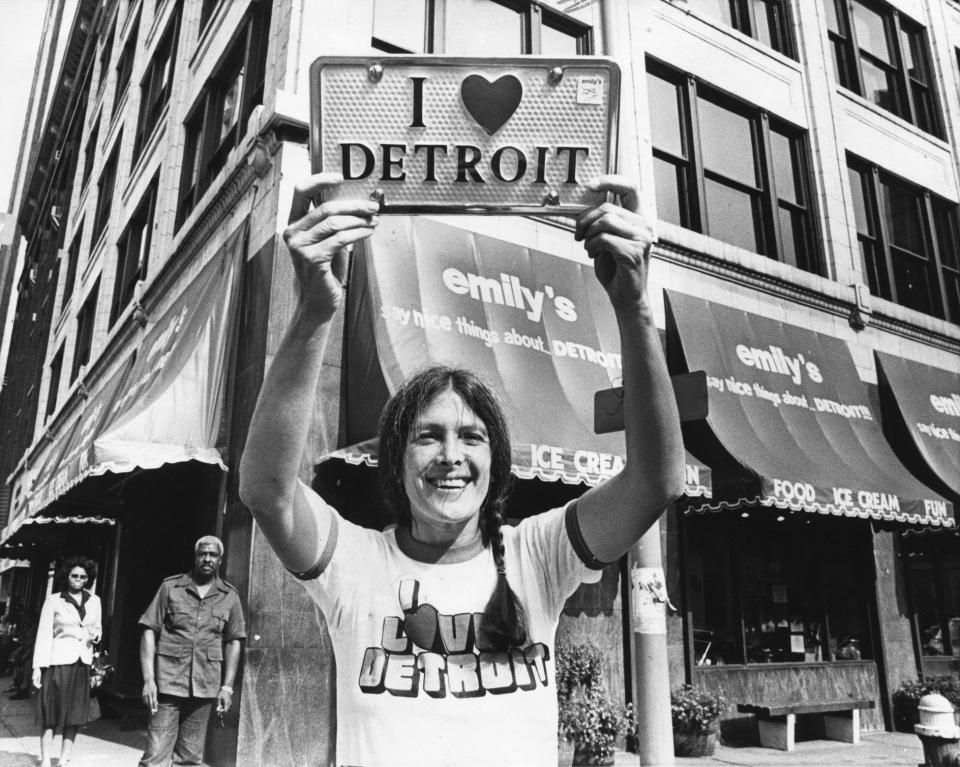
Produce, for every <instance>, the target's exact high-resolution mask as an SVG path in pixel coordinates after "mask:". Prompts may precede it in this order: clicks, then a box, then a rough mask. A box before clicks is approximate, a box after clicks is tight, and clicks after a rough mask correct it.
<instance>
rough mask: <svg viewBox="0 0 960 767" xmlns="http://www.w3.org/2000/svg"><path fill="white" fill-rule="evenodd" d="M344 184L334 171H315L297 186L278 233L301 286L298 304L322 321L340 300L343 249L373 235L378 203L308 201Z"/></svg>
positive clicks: (332, 312)
mask: <svg viewBox="0 0 960 767" xmlns="http://www.w3.org/2000/svg"><path fill="white" fill-rule="evenodd" d="M342 180H343V177H342V176H341V175H340V174H339V173H317V174H315V175H313V176H311V177H310V178H309V179H307V180H306V181H305V182H304V183H302V184H298V185H297V187H296V189H295V191H294V196H293V206H292V208H291V210H290V225H289V226H288V227H287V228H286V229H285V230H284V232H283V239H284V242H286V244H287V249H288V250H289V251H290V257H291V258H292V259H293V269H294V272H295V273H296V276H297V283H298V284H299V286H300V306H301V309H303V310H306V311H308V312H309V313H310V314H312V315H314V316H316V317H317V318H318V319H319V320H320V321H326V320H328V319H329V318H330V317H332V316H333V314H334V312H336V310H337V308H338V307H339V306H340V302H341V300H342V298H343V288H342V286H341V281H342V279H343V277H344V271H345V269H346V248H347V247H348V246H350V245H353V244H354V243H356V242H359V241H360V240H362V239H365V238H367V237H369V236H370V235H371V234H373V230H374V228H375V227H376V225H377V217H376V214H377V211H379V209H380V204H379V203H378V202H375V201H372V200H331V201H329V202H325V203H323V204H321V205H320V206H319V207H314V206H313V205H312V204H311V202H310V200H311V199H313V198H315V197H317V195H319V194H320V192H322V191H323V190H324V189H327V188H329V187H332V186H336V185H337V184H339V183H340V182H341V181H342Z"/></svg>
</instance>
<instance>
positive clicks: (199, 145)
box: [174, 3, 270, 231]
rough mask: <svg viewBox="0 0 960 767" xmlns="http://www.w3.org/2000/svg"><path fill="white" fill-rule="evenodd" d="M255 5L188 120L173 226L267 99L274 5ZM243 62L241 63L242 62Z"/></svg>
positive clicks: (187, 212) (221, 165) (182, 218)
mask: <svg viewBox="0 0 960 767" xmlns="http://www.w3.org/2000/svg"><path fill="white" fill-rule="evenodd" d="M259 5H261V6H265V7H264V8H263V9H262V10H255V11H253V12H251V14H250V15H249V16H248V17H247V21H246V22H245V24H243V25H242V27H241V31H240V33H239V35H238V36H237V38H236V39H235V40H234V42H233V43H232V44H231V45H230V46H229V47H228V49H227V50H226V51H225V53H224V55H223V56H222V57H221V59H220V62H219V63H218V64H217V66H216V67H215V69H214V73H213V74H212V75H211V77H210V79H209V80H208V81H207V83H206V85H205V87H204V88H203V90H202V91H201V93H200V95H199V96H198V97H197V100H196V101H195V102H194V104H193V106H192V107H191V109H190V110H189V112H188V113H187V117H186V119H185V120H184V121H183V127H184V142H183V146H184V153H183V164H182V166H181V172H180V191H179V194H178V199H177V212H176V221H175V224H174V230H175V231H176V230H179V228H180V226H181V225H182V224H183V222H184V221H185V220H186V219H187V217H188V216H189V215H190V213H191V212H192V211H193V209H194V208H195V207H196V205H197V203H198V202H199V201H200V198H201V197H202V196H203V193H204V192H205V191H206V190H207V189H208V188H209V186H210V184H211V183H213V181H214V179H216V178H217V176H219V174H220V172H221V171H222V170H223V168H224V167H225V165H226V161H227V159H228V157H229V154H230V152H231V151H232V150H233V149H234V148H235V147H236V146H239V144H240V142H241V141H242V139H243V137H244V136H245V135H246V129H247V125H246V124H247V121H248V120H249V119H250V115H251V113H252V112H253V109H254V107H255V106H256V105H257V104H259V103H262V101H263V94H264V88H265V83H264V79H265V77H266V69H267V66H266V65H267V53H268V48H269V42H270V37H269V31H270V7H269V4H268V3H261V4H259ZM238 65H239V66H238ZM238 77H240V78H242V84H241V86H240V94H239V99H238V103H237V107H236V111H237V119H236V120H235V121H234V122H233V124H232V125H231V127H230V130H229V131H227V133H226V134H222V133H221V131H220V128H221V122H220V118H221V117H222V114H223V106H224V99H225V96H226V93H227V91H228V89H229V87H230V85H231V84H232V83H234V82H235V81H236V79H237V78H238Z"/></svg>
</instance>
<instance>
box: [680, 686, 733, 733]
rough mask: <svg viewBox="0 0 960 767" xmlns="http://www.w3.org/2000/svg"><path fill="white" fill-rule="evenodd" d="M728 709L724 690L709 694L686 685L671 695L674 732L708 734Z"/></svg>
mask: <svg viewBox="0 0 960 767" xmlns="http://www.w3.org/2000/svg"><path fill="white" fill-rule="evenodd" d="M726 708H727V696H726V695H725V694H724V692H723V690H717V691H716V692H708V691H706V690H699V689H697V688H695V687H693V686H691V685H689V684H684V685H681V686H680V687H677V688H675V689H674V690H673V691H672V692H671V693H670V709H671V713H672V715H673V730H674V732H708V731H709V730H711V729H712V728H713V725H714V722H716V721H717V719H719V718H720V716H721V715H722V714H723V712H724V711H725V710H726Z"/></svg>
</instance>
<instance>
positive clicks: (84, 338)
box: [70, 277, 100, 385]
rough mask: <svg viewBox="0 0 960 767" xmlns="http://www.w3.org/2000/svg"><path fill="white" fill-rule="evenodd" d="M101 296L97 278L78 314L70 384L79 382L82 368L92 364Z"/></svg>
mask: <svg viewBox="0 0 960 767" xmlns="http://www.w3.org/2000/svg"><path fill="white" fill-rule="evenodd" d="M99 295H100V278H99V277H98V278H97V281H96V283H95V284H94V286H93V289H92V290H91V291H90V293H89V295H88V296H87V297H86V298H85V299H84V301H83V305H82V306H81V307H80V311H78V312H77V335H76V341H75V343H74V347H73V362H72V364H71V365H70V384H71V385H72V384H73V382H74V381H76V380H77V375H78V374H79V373H80V368H82V367H83V366H84V365H86V364H87V363H88V362H90V353H91V350H92V347H93V328H94V325H96V321H97V300H98V298H99Z"/></svg>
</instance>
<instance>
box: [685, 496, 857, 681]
mask: <svg viewBox="0 0 960 767" xmlns="http://www.w3.org/2000/svg"><path fill="white" fill-rule="evenodd" d="M778 519H779V520H782V521H778ZM687 525H688V527H687V529H688V532H689V535H688V541H689V556H688V560H687V561H688V562H689V566H688V568H687V589H686V594H687V600H688V602H687V604H688V612H689V614H690V615H691V616H692V620H693V626H692V640H693V641H692V645H693V647H692V651H693V662H694V663H695V664H696V665H699V666H709V665H726V664H744V663H746V664H755V663H819V662H827V661H837V662H840V661H856V660H869V659H872V658H873V642H872V640H871V633H870V630H869V626H870V622H869V616H868V612H867V610H868V608H867V606H866V605H867V604H868V599H867V597H868V592H867V591H866V590H865V584H866V583H867V581H868V579H867V578H866V577H865V576H864V573H865V572H867V568H868V567H869V560H868V558H867V557H866V556H865V554H864V551H865V547H866V545H867V544H868V543H869V529H868V527H867V526H866V525H865V524H864V523H862V522H855V521H848V520H833V519H831V520H811V519H809V518H807V519H803V518H797V517H792V516H790V515H779V516H773V515H770V514H769V513H766V512H765V510H762V509H759V510H757V511H755V512H753V513H752V514H751V513H750V512H744V515H743V516H736V517H733V516H727V515H721V516H717V517H695V518H691V519H689V520H688V521H687Z"/></svg>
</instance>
